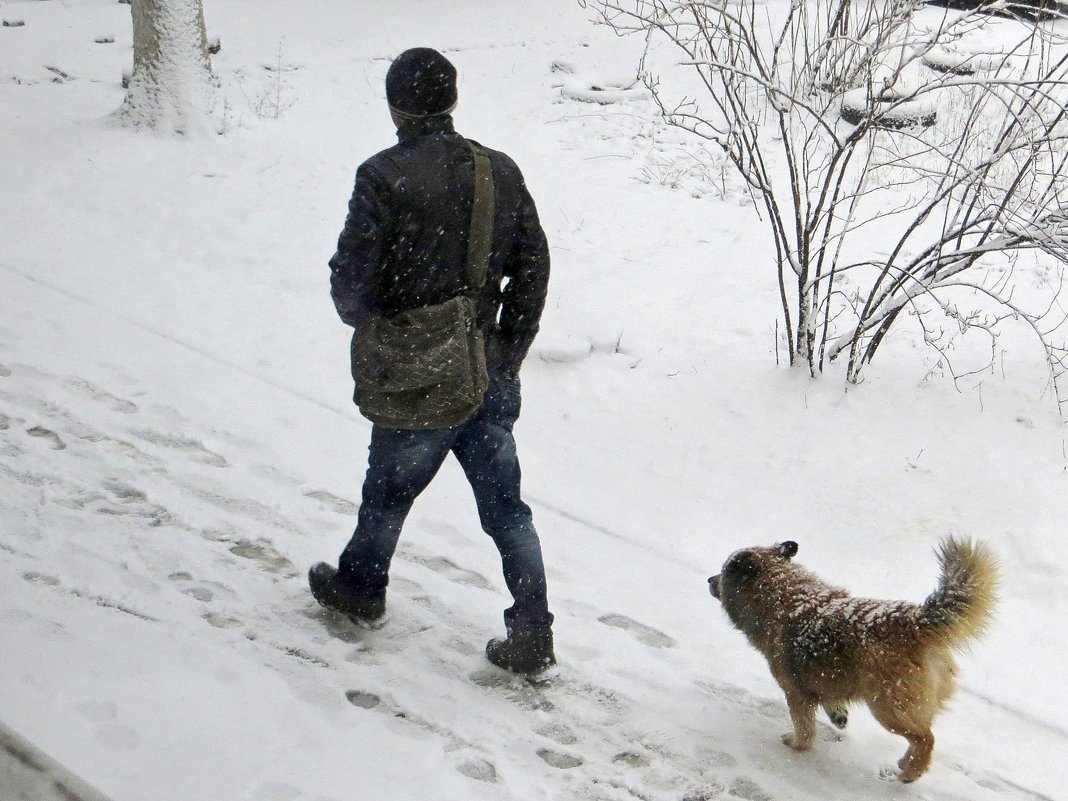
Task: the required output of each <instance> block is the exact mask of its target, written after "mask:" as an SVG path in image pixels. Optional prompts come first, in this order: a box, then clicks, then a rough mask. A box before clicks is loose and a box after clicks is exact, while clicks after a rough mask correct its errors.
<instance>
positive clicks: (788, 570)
mask: <svg viewBox="0 0 1068 801" xmlns="http://www.w3.org/2000/svg"><path fill="white" fill-rule="evenodd" d="M796 553H797V543H796V542H783V543H779V544H776V545H773V546H771V547H767V548H745V549H743V550H740V551H736V552H735V553H733V554H732V555H731V556H730V557H729V558H728V559H727V561H726V562H725V563H724V565H723V569H722V572H721V573H720V574H719V575H716V576H712V578H710V579H709V580H708V584H709V590H710V591H711V593H712V595H713V596H714V597H716V598H718V599H719V600H720V602H721V603H722V604H723V608H724V610H725V611H726V612H727V616H728V617H729V618H730V620H731V622H732V623H733V624H734V625H735V626H736V627H737V628H738V629H740V630H741V631H742V632H743V633H744V634H745V636H746V637H747V638H748V639H749V642H750V643H752V644H753V646H754V647H756V648H757V650H759V651H760V652H761V653H762V654H764V656H765V658H766V659H767V660H768V665H769V666H770V667H771V673H772V675H773V676H774V677H775V680H776V681H777V682H778V683H779V686H780V687H782V690H783V692H784V693H785V694H786V703H787V706H788V707H789V709H790V718H791V720H792V722H793V725H794V730H793V732H791V733H789V734H786V735H783V742H785V743H786V744H787V745H788V746H790V747H791V748H794V749H797V750H799V751H805V750H808V749H809V748H811V747H812V743H813V741H814V740H815V736H816V708H817V707H818V706H822V707H823V708H824V710H826V712H827V714H828V715H829V716H830V717H831V720H832V721H833V722H834V723H835V724H836V725H838V726H839V727H844V726H845V723H846V719H847V718H846V708H847V706H848V704H849V703H850V702H852V701H863V702H865V703H866V704H867V705H868V708H869V709H871V712H872V714H873V715H874V716H875V719H876V720H878V721H879V723H881V724H882V725H883V726H884V727H885V728H886V729H887V730H889V731H891V732H893V733H894V734H900V735H901V736H902V737H904V738H905V739H906V740H908V743H909V748H908V751H906V752H905V756H904V757H902V758H901V760H900V761H899V762H898V767H899V768H900V769H901V772H900V774H899V777H900V779H901V780H902V781H906V782H910V781H913V780H915V779H917V778H919V777H920V776H922V775H923V773H924V772H925V771H926V770H927V768H928V766H929V765H930V764H931V753H932V751H933V749H934V736H933V735H932V734H931V722H932V721H933V720H934V718H935V716H936V715H937V714H938V712H939V711H940V710H941V709H942V707H943V706H944V705H945V702H946V701H947V700H948V699H949V697H950V695H952V693H953V685H954V675H955V673H956V666H955V664H954V661H953V654H952V651H954V650H961V649H962V648H963V647H964V646H966V645H967V643H968V642H969V641H970V640H972V639H974V638H976V637H978V636H979V635H980V634H981V633H982V631H983V629H984V628H985V626H986V624H987V622H988V620H989V618H990V614H991V611H992V609H993V606H994V603H995V600H996V593H997V563H996V560H995V559H994V556H993V554H992V553H991V552H990V550H989V549H988V548H987V547H986V546H984V545H982V544H980V543H976V542H971V541H968V540H962V539H957V538H954V537H947V538H945V539H944V540H942V542H941V543H940V544H939V547H938V559H939V562H940V563H941V566H942V578H941V581H940V582H939V585H938V588H937V589H936V590H935V591H934V592H933V593H931V595H930V596H929V597H928V598H927V600H925V601H924V602H923V603H922V604H913V603H909V602H907V601H880V600H873V599H870V598H854V597H852V596H850V595H849V593H847V592H846V591H845V590H843V589H840V588H838V587H832V586H831V585H829V584H826V583H824V582H823V581H821V580H820V579H819V578H817V577H816V576H815V575H813V574H812V573H810V572H809V571H808V570H805V568H803V567H801V566H799V565H795V564H794V563H793V562H791V561H790V560H791V559H792V558H793V556H794V555H795V554H796Z"/></svg>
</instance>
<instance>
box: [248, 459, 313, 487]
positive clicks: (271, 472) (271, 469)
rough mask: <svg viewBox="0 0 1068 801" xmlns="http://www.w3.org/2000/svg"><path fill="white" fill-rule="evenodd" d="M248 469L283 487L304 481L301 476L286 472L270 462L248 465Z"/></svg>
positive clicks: (295, 485)
mask: <svg viewBox="0 0 1068 801" xmlns="http://www.w3.org/2000/svg"><path fill="white" fill-rule="evenodd" d="M248 471H249V472H250V473H252V475H254V476H259V477H260V478H265V479H267V480H268V481H273V482H274V483H275V484H279V485H281V486H283V487H297V486H300V485H301V484H303V483H304V480H303V479H302V478H299V477H298V476H295V475H293V474H292V473H287V472H286V471H284V470H280V469H278V468H277V467H275V466H274V465H270V464H254V465H249V468H248Z"/></svg>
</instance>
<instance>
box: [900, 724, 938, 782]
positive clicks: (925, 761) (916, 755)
mask: <svg viewBox="0 0 1068 801" xmlns="http://www.w3.org/2000/svg"><path fill="white" fill-rule="evenodd" d="M902 736H904V738H905V739H906V740H908V741H909V750H908V751H906V752H905V756H903V757H901V759H899V760H898V763H897V766H898V767H899V768H901V773H900V774H899V775H898V778H899V779H901V781H903V782H914V781H916V779H918V778H920V776H922V775H923V774H924V773H926V772H927V768H929V767H931V754H932V753H933V752H934V735H933V734H932V733H931V730H930V729H928V730H927V731H922V732H903V733H902Z"/></svg>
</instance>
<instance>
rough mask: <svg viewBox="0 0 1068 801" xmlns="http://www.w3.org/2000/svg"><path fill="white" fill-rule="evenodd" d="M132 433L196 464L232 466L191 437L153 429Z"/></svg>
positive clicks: (138, 430)
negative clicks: (176, 452) (181, 454)
mask: <svg viewBox="0 0 1068 801" xmlns="http://www.w3.org/2000/svg"><path fill="white" fill-rule="evenodd" d="M130 433H131V434H133V435H134V436H135V437H137V438H138V439H140V440H144V441H145V442H149V443H151V444H153V445H158V446H160V447H161V448H168V449H170V450H175V451H179V452H181V453H183V454H185V455H186V456H188V457H189V458H190V459H192V460H193V461H195V462H201V463H202V464H207V465H211V466H213V467H229V465H230V463H229V462H227V461H226V459H225V458H224V457H223V456H221V455H220V454H218V453H215V452H214V451H210V450H208V449H207V448H205V447H204V444H203V443H201V442H200V441H198V440H195V439H192V438H190V437H183V436H178V435H174V434H163V433H161V432H159V431H153V430H152V429H137V430H134V431H131V432H130Z"/></svg>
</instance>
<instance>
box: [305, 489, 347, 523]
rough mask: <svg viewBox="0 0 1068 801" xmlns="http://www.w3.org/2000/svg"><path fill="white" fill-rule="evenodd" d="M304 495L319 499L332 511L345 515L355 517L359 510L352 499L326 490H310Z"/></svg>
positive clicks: (314, 499)
mask: <svg viewBox="0 0 1068 801" xmlns="http://www.w3.org/2000/svg"><path fill="white" fill-rule="evenodd" d="M304 497H305V498H311V499H312V500H313V501H318V502H319V503H321V504H322V505H323V506H325V507H327V508H328V509H330V510H331V511H332V512H337V513H338V514H339V515H345V516H346V517H353V516H354V515H355V514H356V512H357V506H356V504H354V503H353V502H352V501H350V500H346V499H345V498H342V497H340V496H338V495H335V494H334V493H332V492H326V491H325V490H308V491H307V492H305V493H304Z"/></svg>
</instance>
